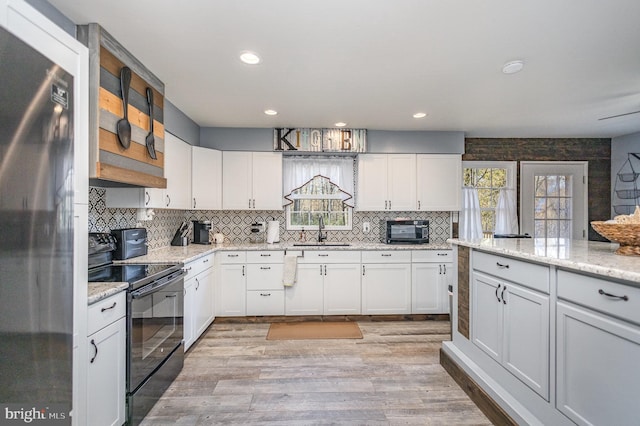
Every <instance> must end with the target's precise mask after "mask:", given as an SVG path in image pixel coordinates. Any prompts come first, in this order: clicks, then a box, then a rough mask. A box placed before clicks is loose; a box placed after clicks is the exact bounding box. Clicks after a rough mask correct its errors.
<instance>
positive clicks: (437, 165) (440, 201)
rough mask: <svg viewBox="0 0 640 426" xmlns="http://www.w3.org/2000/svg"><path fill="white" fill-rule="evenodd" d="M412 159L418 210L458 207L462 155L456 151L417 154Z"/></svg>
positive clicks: (447, 209)
mask: <svg viewBox="0 0 640 426" xmlns="http://www.w3.org/2000/svg"><path fill="white" fill-rule="evenodd" d="M416 163H417V182H418V186H417V194H418V196H417V198H418V210H420V211H451V210H453V211H456V210H460V208H461V199H462V156H460V155H459V154H418V155H417V157H416Z"/></svg>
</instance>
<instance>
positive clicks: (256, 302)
mask: <svg viewBox="0 0 640 426" xmlns="http://www.w3.org/2000/svg"><path fill="white" fill-rule="evenodd" d="M247 315H284V290H251V291H247Z"/></svg>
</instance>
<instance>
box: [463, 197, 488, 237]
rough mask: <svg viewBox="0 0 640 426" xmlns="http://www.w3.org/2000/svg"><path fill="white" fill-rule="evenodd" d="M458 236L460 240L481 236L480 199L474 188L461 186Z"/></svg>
mask: <svg viewBox="0 0 640 426" xmlns="http://www.w3.org/2000/svg"><path fill="white" fill-rule="evenodd" d="M458 234H459V235H458V237H459V238H460V239H461V240H475V239H480V238H482V221H481V220H480V201H479V200H478V190H477V189H476V188H469V187H464V188H462V211H461V212H460V227H459V229H458Z"/></svg>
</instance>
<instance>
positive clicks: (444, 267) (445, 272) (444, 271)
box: [442, 265, 447, 275]
mask: <svg viewBox="0 0 640 426" xmlns="http://www.w3.org/2000/svg"><path fill="white" fill-rule="evenodd" d="M442 275H447V265H442Z"/></svg>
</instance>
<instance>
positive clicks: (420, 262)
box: [411, 250, 454, 314]
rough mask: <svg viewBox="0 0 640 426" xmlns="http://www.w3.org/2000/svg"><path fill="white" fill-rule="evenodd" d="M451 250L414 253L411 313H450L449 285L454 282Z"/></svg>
mask: <svg viewBox="0 0 640 426" xmlns="http://www.w3.org/2000/svg"><path fill="white" fill-rule="evenodd" d="M451 258H452V252H451V250H437V251H431V250H413V251H412V253H411V259H412V263H411V313H412V314H446V313H449V293H448V291H449V285H450V284H452V283H453V276H454V271H453V263H452V262H451Z"/></svg>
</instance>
